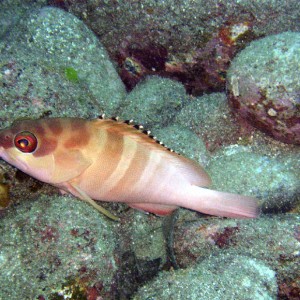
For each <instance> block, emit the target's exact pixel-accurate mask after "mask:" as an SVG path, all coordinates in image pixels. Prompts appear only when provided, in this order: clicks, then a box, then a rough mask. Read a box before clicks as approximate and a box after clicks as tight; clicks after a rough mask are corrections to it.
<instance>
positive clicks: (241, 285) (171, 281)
mask: <svg viewBox="0 0 300 300" xmlns="http://www.w3.org/2000/svg"><path fill="white" fill-rule="evenodd" d="M275 274H276V273H275V271H273V270H272V269H271V268H270V267H268V266H267V265H266V264H265V263H263V262H262V261H259V260H256V259H253V258H250V257H246V256H233V255H230V254H226V253H224V254H222V255H218V256H211V257H209V258H208V259H206V260H204V261H202V262H201V263H200V264H196V265H195V266H194V267H192V268H188V269H186V270H179V271H173V272H162V273H161V274H160V276H159V277H158V278H157V279H155V280H154V281H153V282H150V283H148V284H147V285H145V286H144V287H142V288H141V289H140V290H139V291H138V293H137V294H136V295H135V297H134V298H133V299H135V300H139V299H141V300H142V299H149V298H152V299H156V298H157V299H158V298H159V299H162V300H163V299H174V300H177V299H178V300H179V299H191V300H194V299H195V300H196V299H226V300H229V299H237V300H239V299H240V300H242V299H276V292H277V285H276V276H275Z"/></svg>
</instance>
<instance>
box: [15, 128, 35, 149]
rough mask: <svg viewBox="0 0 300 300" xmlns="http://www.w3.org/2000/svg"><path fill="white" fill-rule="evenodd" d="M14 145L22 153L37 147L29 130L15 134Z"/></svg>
mask: <svg viewBox="0 0 300 300" xmlns="http://www.w3.org/2000/svg"><path fill="white" fill-rule="evenodd" d="M14 142H15V146H16V147H17V148H18V149H19V150H20V151H22V152H24V153H31V152H33V151H34V150H35V149H36V147H37V139H36V137H35V136H34V135H33V134H32V133H31V132H29V131H22V132H20V133H18V134H17V135H16V136H15V140H14Z"/></svg>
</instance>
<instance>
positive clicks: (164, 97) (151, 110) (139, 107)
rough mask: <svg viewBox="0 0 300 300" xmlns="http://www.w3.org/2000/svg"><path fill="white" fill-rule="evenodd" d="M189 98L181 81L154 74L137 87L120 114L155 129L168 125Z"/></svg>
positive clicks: (125, 102)
mask: <svg viewBox="0 0 300 300" xmlns="http://www.w3.org/2000/svg"><path fill="white" fill-rule="evenodd" d="M186 99H187V95H186V92H185V89H184V87H183V85H182V84H181V83H179V82H176V81H173V80H170V79H166V78H161V77H158V76H152V77H148V78H146V80H145V81H143V82H141V83H140V84H139V85H137V86H136V87H135V89H134V90H132V92H131V93H130V94H129V95H128V97H127V98H126V100H125V101H124V103H123V104H122V110H121V111H120V116H121V117H122V118H123V119H133V120H134V121H136V122H138V123H141V124H142V125H144V126H146V127H148V128H150V129H153V128H159V127H161V126H166V125H168V124H169V122H170V121H171V120H172V119H173V118H174V116H175V114H176V113H177V112H178V111H179V110H180V109H181V108H182V104H183V103H184V101H185V100H186Z"/></svg>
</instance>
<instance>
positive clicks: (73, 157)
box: [0, 118, 90, 184]
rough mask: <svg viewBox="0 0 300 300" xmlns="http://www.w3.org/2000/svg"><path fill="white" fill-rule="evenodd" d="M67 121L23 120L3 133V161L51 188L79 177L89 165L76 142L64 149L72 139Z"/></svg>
mask: <svg viewBox="0 0 300 300" xmlns="http://www.w3.org/2000/svg"><path fill="white" fill-rule="evenodd" d="M66 120H67V121H66ZM66 120H63V119H59V118H53V119H50V118H49V119H38V120H22V121H17V122H15V123H13V124H12V126H11V127H9V128H5V129H3V130H0V158H2V159H3V160H5V161H6V162H8V163H9V164H11V165H13V166H15V167H16V168H18V169H20V170H21V171H23V172H24V173H26V174H28V175H30V176H32V177H35V178H37V179H39V180H41V181H44V182H47V183H51V184H56V183H61V182H65V181H67V180H70V179H72V178H74V177H76V176H78V175H79V174H80V173H81V172H82V171H83V170H84V169H85V168H87V167H88V165H89V163H90V162H88V161H87V160H86V159H85V157H84V156H83V155H82V152H81V149H80V148H78V147H77V148H76V142H74V143H73V144H74V145H71V146H70V145H69V144H70V142H69V144H67V146H66V145H65V144H66V143H68V141H70V138H72V133H71V130H72V128H71V126H69V123H70V122H68V119H66ZM74 120H76V119H74ZM79 120H80V119H79ZM79 123H80V121H79ZM79 125H80V124H79ZM77 127H78V128H79V127H80V126H77ZM75 131H76V130H75ZM68 145H69V146H68Z"/></svg>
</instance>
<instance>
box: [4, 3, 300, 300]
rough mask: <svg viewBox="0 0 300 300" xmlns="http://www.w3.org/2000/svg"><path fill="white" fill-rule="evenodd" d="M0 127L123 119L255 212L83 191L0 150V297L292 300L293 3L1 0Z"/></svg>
mask: <svg viewBox="0 0 300 300" xmlns="http://www.w3.org/2000/svg"><path fill="white" fill-rule="evenodd" d="M0 25H1V26H0V107H1V110H0V128H1V129H2V128H5V127H8V126H10V125H11V124H12V122H13V121H15V120H20V119H24V118H32V119H37V118H41V117H46V118H48V117H83V118H96V117H98V116H99V115H102V114H104V113H105V114H106V116H107V117H108V118H109V117H115V116H119V117H120V118H121V119H123V120H127V119H129V120H130V119H133V120H134V122H136V123H137V124H142V125H143V126H144V128H146V129H149V130H151V132H152V133H151V134H153V135H155V136H156V137H157V138H158V139H159V140H161V141H162V142H163V143H164V144H165V145H166V146H167V147H170V148H172V149H174V150H175V151H176V152H178V153H181V154H183V155H185V156H186V157H189V158H191V159H193V160H195V161H197V162H198V163H199V164H201V165H202V166H203V167H204V168H205V169H206V171H207V172H208V173H209V175H210V176H211V178H212V182H213V183H212V186H211V188H213V189H216V190H220V191H227V192H233V193H238V194H243V195H249V196H253V197H256V198H257V199H258V201H259V205H260V208H261V215H260V217H259V218H256V219H249V220H238V219H226V218H218V217H213V216H208V215H204V214H200V213H197V212H194V211H190V210H187V209H183V208H179V209H178V210H177V211H176V212H175V213H174V214H173V215H171V216H167V217H159V216H155V215H153V214H145V213H143V212H139V211H136V210H133V209H131V208H128V206H127V205H125V204H119V203H103V206H104V207H105V208H107V209H108V210H109V211H111V212H113V213H114V214H116V215H118V216H119V217H120V221H119V222H113V221H111V220H108V219H107V218H106V217H105V216H103V215H101V214H99V212H97V211H96V210H95V209H93V208H92V207H91V206H89V205H88V204H86V203H84V202H82V201H79V200H78V199H75V197H73V196H70V195H61V194H60V193H59V191H58V189H56V188H54V187H51V186H49V185H47V184H44V183H42V182H40V181H37V180H35V179H33V178H32V177H30V176H28V175H26V174H24V173H22V172H21V171H19V170H17V169H15V168H13V167H11V166H10V165H9V164H7V163H6V162H4V160H0V207H1V211H0V230H1V234H0V270H1V272H0V299H1V300H2V299H3V300H7V299H9V300H10V299H11V300H15V299H38V300H43V299H51V300H54V299H88V300H96V299H97V300H100V299H174V300H175V299H237V300H239V299H241V300H242V299H247V300H248V299H300V276H299V274H300V267H299V265H300V259H299V257H300V222H299V221H300V216H299V209H300V148H299V145H300V2H299V1H298V0H289V1H279V0H260V1H258V0H256V1H250V0H230V1H224V0H219V1H217V0H208V1H204V0H173V1H171V0H166V1H157V0H149V1H147V0H145V1H136V0H127V1H124V0H111V1H108V0H89V1H88V0H77V1H75V0H48V1H47V0H36V1H34V0H32V1H30V0H25V1H22V0H1V1H0Z"/></svg>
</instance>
